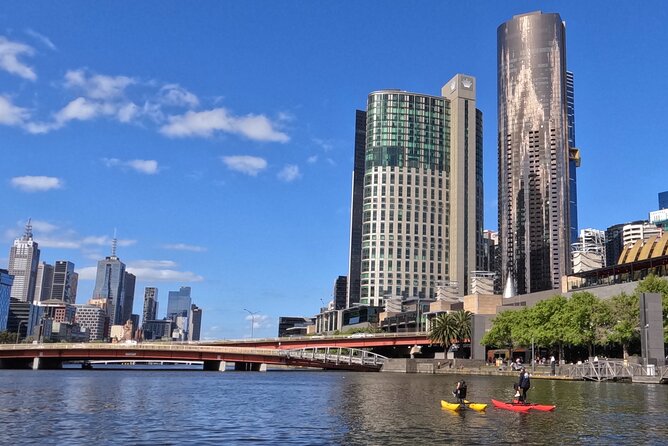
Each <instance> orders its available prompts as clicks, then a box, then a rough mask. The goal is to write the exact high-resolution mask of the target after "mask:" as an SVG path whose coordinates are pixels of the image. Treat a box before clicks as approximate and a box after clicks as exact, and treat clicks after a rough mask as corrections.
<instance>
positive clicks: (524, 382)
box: [517, 371, 531, 389]
mask: <svg viewBox="0 0 668 446" xmlns="http://www.w3.org/2000/svg"><path fill="white" fill-rule="evenodd" d="M517 385H518V386H519V388H520V389H528V388H529V387H531V380H530V379H529V372H527V371H524V372H521V373H520V380H519V382H518V383H517Z"/></svg>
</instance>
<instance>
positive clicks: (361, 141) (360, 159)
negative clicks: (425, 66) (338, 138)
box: [346, 110, 366, 308]
mask: <svg viewBox="0 0 668 446" xmlns="http://www.w3.org/2000/svg"><path fill="white" fill-rule="evenodd" d="M365 148H366V112H365V111H362V110H357V111H356V112H355V153H354V161H353V178H352V183H353V184H352V186H353V189H352V197H351V199H350V251H349V267H348V292H347V302H346V307H348V308H350V307H352V306H353V305H357V304H359V302H360V290H361V288H360V287H361V282H360V274H361V268H362V213H363V207H364V158H365Z"/></svg>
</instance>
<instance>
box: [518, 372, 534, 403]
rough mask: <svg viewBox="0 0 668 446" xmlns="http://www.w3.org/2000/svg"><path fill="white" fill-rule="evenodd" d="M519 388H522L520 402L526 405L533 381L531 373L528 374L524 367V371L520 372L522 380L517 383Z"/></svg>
mask: <svg viewBox="0 0 668 446" xmlns="http://www.w3.org/2000/svg"><path fill="white" fill-rule="evenodd" d="M517 387H519V388H520V397H519V402H520V403H526V402H527V392H528V391H529V389H530V388H531V379H530V378H529V372H527V370H526V368H524V367H522V370H521V371H520V379H519V381H518V383H517Z"/></svg>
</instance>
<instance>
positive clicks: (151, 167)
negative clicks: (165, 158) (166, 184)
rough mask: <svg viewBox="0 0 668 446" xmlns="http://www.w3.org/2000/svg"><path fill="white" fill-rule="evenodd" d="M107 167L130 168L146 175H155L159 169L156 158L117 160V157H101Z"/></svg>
mask: <svg viewBox="0 0 668 446" xmlns="http://www.w3.org/2000/svg"><path fill="white" fill-rule="evenodd" d="M102 162H103V163H104V164H105V165H106V166H107V167H121V168H130V169H133V170H135V171H137V172H139V173H144V174H146V175H155V174H157V173H158V172H159V171H160V167H159V166H158V162H157V161H156V160H127V161H123V160H119V159H118V158H102Z"/></svg>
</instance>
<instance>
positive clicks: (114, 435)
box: [0, 370, 668, 446]
mask: <svg viewBox="0 0 668 446" xmlns="http://www.w3.org/2000/svg"><path fill="white" fill-rule="evenodd" d="M460 378H464V379H466V381H467V383H468V389H469V391H468V397H469V399H470V400H472V401H479V402H488V403H489V402H490V398H492V397H493V398H496V399H502V400H508V399H510V398H511V396H512V393H513V390H512V379H511V378H507V377H491V376H490V377H488V376H485V377H482V376H466V377H458V376H436V375H414V374H411V375H405V374H389V373H346V372H302V371H270V372H267V373H259V372H223V373H221V372H202V371H160V370H157V371H156V370H151V371H141V370H124V371H118V370H114V371H109V370H107V371H103V370H39V371H32V370H0V444H3V445H4V444H40V445H43V444H58V445H60V444H69V445H80V444H86V445H112V444H114V445H129V444H133V445H134V444H136V445H163V444H164V445H183V444H197V445H200V444H201V445H235V444H243V445H255V444H266V445H274V444H277V445H411V446H419V445H442V444H472V445H473V444H525V445H526V444H610V445H619V444H628V445H637V444H657V445H659V444H666V443H668V386H666V385H643V384H622V383H592V382H573V381H547V380H537V379H534V380H532V385H533V388H532V389H531V391H530V392H529V400H530V401H534V402H540V403H544V404H556V405H557V409H556V410H555V411H554V412H531V413H529V414H518V413H514V412H509V411H504V410H500V409H494V408H491V407H490V408H488V409H487V411H486V412H485V413H478V412H474V411H470V410H467V411H462V412H461V413H455V412H451V411H448V410H444V409H441V408H440V400H441V399H448V400H451V395H450V392H451V390H452V388H453V387H454V384H455V381H456V380H457V379H460Z"/></svg>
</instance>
